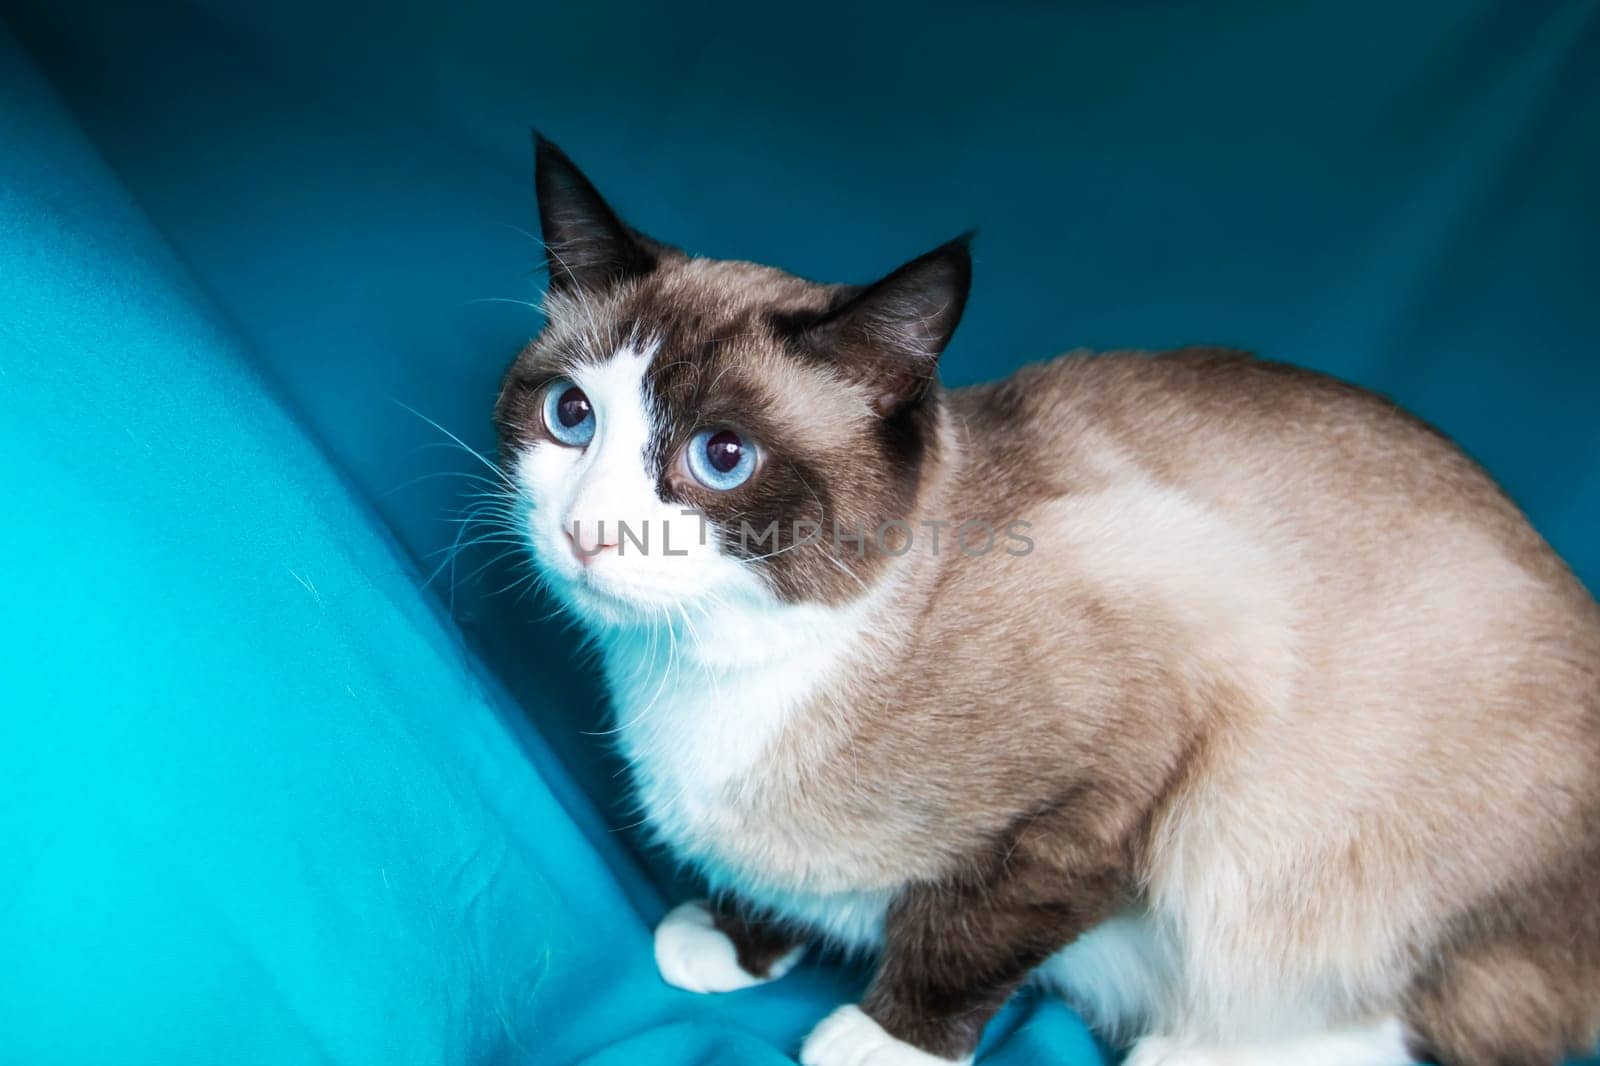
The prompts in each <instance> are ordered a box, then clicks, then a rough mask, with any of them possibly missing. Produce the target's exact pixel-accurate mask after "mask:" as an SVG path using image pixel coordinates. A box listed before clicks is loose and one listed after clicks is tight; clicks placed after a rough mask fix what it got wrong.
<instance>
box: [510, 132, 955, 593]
mask: <svg viewBox="0 0 1600 1066" xmlns="http://www.w3.org/2000/svg"><path fill="white" fill-rule="evenodd" d="M538 189H539V204H540V213H541V219H542V222H543V227H544V235H545V241H546V244H547V247H548V249H549V257H550V263H549V268H550V277H551V283H550V286H549V289H548V291H547V293H546V297H545V303H544V312H545V315H546V320H547V324H546V326H545V329H544V330H543V332H542V333H540V335H539V336H538V337H536V338H535V339H534V340H533V341H532V342H531V343H529V345H528V346H527V347H526V348H525V349H524V350H523V351H522V353H521V354H520V355H519V356H518V357H517V359H516V361H515V362H514V363H513V364H512V366H511V369H510V370H509V371H508V372H507V374H506V377H505V382H504V385H503V387H502V389H501V393H500V398H499V401H498V403H497V404H496V407H495V424H496V427H497V429H498V431H499V437H500V452H501V460H502V462H503V464H504V465H505V467H506V469H507V470H508V472H509V473H510V476H511V478H512V480H513V483H514V485H515V486H516V490H517V494H518V497H519V499H518V501H517V504H518V505H517V511H518V514H519V516H520V517H521V519H522V522H523V526H524V530H525V533H526V535H527V538H528V542H529V545H530V547H531V550H532V553H533V556H534V561H535V564H536V565H537V566H538V567H539V568H540V570H541V572H542V574H543V576H544V578H545V579H546V581H547V583H548V584H549V586H550V587H551V588H552V590H553V591H554V592H555V594H556V595H557V596H558V597H559V598H560V599H561V600H562V601H563V602H564V603H565V604H566V605H567V606H568V607H570V608H571V609H573V610H575V611H576V612H577V613H578V614H579V615H580V616H581V617H582V618H584V619H585V620H586V621H588V622H590V623H592V624H597V625H628V624H633V623H638V622H646V621H649V620H651V619H659V618H665V617H668V616H670V615H671V614H672V613H674V612H676V611H679V610H681V609H683V608H686V607H709V606H713V605H718V604H727V605H736V604H737V605H751V604H755V605H759V604H763V603H774V602H787V603H800V602H819V603H839V602H843V601H845V600H848V599H850V598H851V597H853V596H855V595H858V594H860V593H861V592H862V591H863V590H864V589H865V588H867V587H868V586H869V585H870V584H871V582H872V581H873V580H874V578H875V577H876V576H877V575H878V573H879V571H880V570H881V568H882V567H883V565H884V564H885V563H886V561H887V560H888V558H890V557H891V554H890V553H889V552H886V551H885V550H884V548H885V547H886V546H891V547H892V542H893V537H892V535H891V536H890V537H888V538H887V539H885V538H882V537H879V536H875V535H873V534H874V533H875V532H876V531H878V530H880V529H882V528H883V525H884V523H885V522H887V521H889V520H891V519H904V518H905V517H906V516H907V515H908V513H909V512H910V509H911V507H912V506H913V505H914V503H915V500H916V494H917V490H918V486H919V484H920V483H921V480H922V476H923V474H924V471H925V468H926V466H927V464H928V462H929V460H930V458H931V457H932V454H933V452H934V450H935V449H936V448H937V441H936V437H935V434H934V425H935V422H936V420H937V414H938V412H937V403H938V400H937V389H936V387H935V385H934V372H935V369H936V365H937V361H938V356H939V353H940V352H941V351H942V350H943V348H944V346H945V343H946V342H947V341H948V340H949V337H950V334H951V332H953V330H954V329H955V326H956V323H957V322H958V321H959V319H960V315H961V311H962V307H963V305H964V303H965V300H966V294H967V287H968V282H969V278H970V269H971V268H970V260H969V258H968V255H967V251H966V245H965V242H964V241H958V242H953V243H952V244H949V245H945V246H944V247H942V248H939V249H937V250H935V251H934V252H931V253H929V254H928V255H926V256H923V257H921V258H920V259H917V260H914V261H912V262H911V263H909V264H907V265H906V266H904V267H902V268H901V269H900V270H897V271H896V272H894V273H893V274H891V275H889V276H888V277H887V278H885V279H883V280H882V281H880V282H877V283H875V284H873V285H871V286H867V287H864V288H859V287H853V286H841V285H821V284H816V283H814V282H809V281H806V280H803V279H801V278H797V277H794V276H793V275H790V274H786V273H784V272H782V271H779V270H775V269H772V268H769V267H762V266H757V265H754V264H750V263H739V262H728V261H720V260H710V259H695V258H691V257H689V256H687V255H684V254H683V253H681V252H679V251H676V250H675V249H671V248H668V247H666V246H664V245H661V244H658V243H656V242H654V241H651V240H649V239H648V238H645V237H643V236H641V235H639V234H637V233H635V232H634V231H632V230H630V229H628V228H627V227H626V226H624V225H623V224H622V223H621V222H620V221H619V220H618V219H617V216H616V215H615V214H614V213H613V212H612V211H611V209H610V208H609V207H607V205H606V204H605V202H604V201H603V200H601V199H600V197H599V195H598V193H596V191H595V190H594V188H593V186H592V185H590V184H589V182H588V181H587V180H586V179H585V178H584V177H583V176H582V175H581V174H580V173H579V172H578V171H577V170H576V168H574V167H573V166H572V164H571V162H570V161H569V160H567V158H566V157H565V156H564V155H562V154H561V152H560V151H559V150H557V149H556V148H555V147H554V146H553V145H550V144H549V143H548V142H545V141H541V142H540V145H539V158H538ZM863 532H865V533H867V534H868V535H867V536H866V537H858V536H857V534H860V533H863Z"/></svg>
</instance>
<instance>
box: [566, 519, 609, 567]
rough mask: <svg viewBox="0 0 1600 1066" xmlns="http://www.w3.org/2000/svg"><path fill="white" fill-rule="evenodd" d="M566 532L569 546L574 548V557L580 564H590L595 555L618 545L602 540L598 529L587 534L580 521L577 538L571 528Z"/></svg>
mask: <svg viewBox="0 0 1600 1066" xmlns="http://www.w3.org/2000/svg"><path fill="white" fill-rule="evenodd" d="M564 532H565V534H566V538H567V547H569V548H571V549H572V555H573V558H575V559H577V560H578V565H579V566H588V565H589V564H590V563H591V562H592V561H594V557H595V556H597V555H599V554H600V553H601V552H603V551H609V550H611V549H613V548H615V547H616V545H615V544H608V543H606V542H605V541H603V540H601V539H600V537H599V536H598V535H597V534H598V530H596V533H595V534H594V535H591V534H586V533H585V531H584V529H583V526H582V523H579V526H578V536H577V537H576V538H574V537H573V535H572V530H570V529H569V530H565V531H564Z"/></svg>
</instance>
